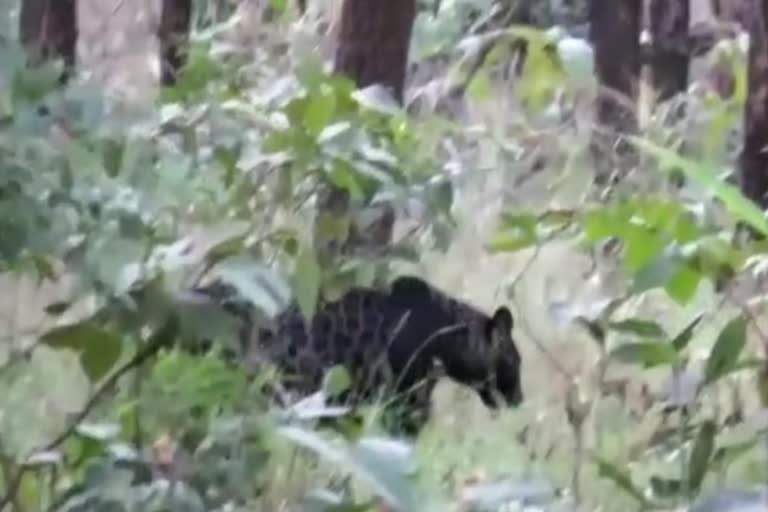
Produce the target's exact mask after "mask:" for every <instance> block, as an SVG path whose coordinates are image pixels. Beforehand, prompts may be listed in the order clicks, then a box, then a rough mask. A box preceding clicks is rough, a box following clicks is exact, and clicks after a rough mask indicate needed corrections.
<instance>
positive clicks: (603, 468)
mask: <svg viewBox="0 0 768 512" xmlns="http://www.w3.org/2000/svg"><path fill="white" fill-rule="evenodd" d="M592 461H593V462H594V463H595V464H596V465H597V469H598V475H599V476H600V477H602V478H607V479H608V480H610V481H612V482H613V483H614V484H616V485H617V486H619V488H621V489H623V490H624V491H625V492H626V493H627V494H629V495H630V496H632V497H633V498H635V499H636V500H637V501H638V502H640V503H642V504H643V505H644V506H645V507H650V505H651V504H650V503H648V500H647V499H646V498H645V496H644V495H643V493H642V492H641V491H640V489H638V488H637V486H636V485H635V484H634V482H632V477H631V476H630V475H629V473H627V472H625V471H624V470H623V469H622V468H620V467H619V466H617V465H615V464H612V463H611V462H608V461H607V460H605V459H603V458H601V457H599V456H597V455H592Z"/></svg>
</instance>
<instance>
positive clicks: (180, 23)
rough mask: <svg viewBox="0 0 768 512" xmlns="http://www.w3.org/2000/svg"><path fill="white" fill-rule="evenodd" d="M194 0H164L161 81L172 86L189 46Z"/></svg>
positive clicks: (161, 36)
mask: <svg viewBox="0 0 768 512" xmlns="http://www.w3.org/2000/svg"><path fill="white" fill-rule="evenodd" d="M191 20H192V0H163V7H162V12H161V14H160V26H159V27H158V31H157V37H158V40H159V43H160V83H161V84H162V85H163V86H172V85H174V84H175V83H176V78H177V77H178V75H179V71H180V70H181V68H182V67H183V66H184V62H185V61H186V57H187V50H188V47H189V30H190V23H191Z"/></svg>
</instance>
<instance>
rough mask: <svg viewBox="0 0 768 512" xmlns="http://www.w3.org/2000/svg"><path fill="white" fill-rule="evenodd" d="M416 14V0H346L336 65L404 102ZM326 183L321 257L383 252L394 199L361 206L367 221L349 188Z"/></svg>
mask: <svg viewBox="0 0 768 512" xmlns="http://www.w3.org/2000/svg"><path fill="white" fill-rule="evenodd" d="M415 17H416V0H387V1H382V0H344V4H343V6H342V10H341V19H340V23H339V31H338V42H337V48H336V55H335V59H334V71H335V72H336V73H339V74H343V75H346V76H347V77H348V78H350V79H352V80H353V81H354V82H355V84H356V85H357V86H358V87H359V88H363V87H367V86H370V85H374V84H378V85H381V86H383V87H386V88H387V89H389V90H390V91H391V93H392V95H393V96H394V98H395V99H396V100H397V101H398V102H399V103H401V104H402V102H403V91H404V88H405V76H406V70H407V67H408V49H409V47H410V43H411V32H412V31H413V22H414V20H415ZM326 187H327V189H325V190H324V191H323V192H322V193H321V194H320V196H319V199H318V213H317V216H316V218H315V229H314V239H315V250H316V252H317V254H318V258H319V259H320V260H321V263H323V264H326V263H327V262H329V261H330V260H332V259H333V258H334V257H335V256H337V255H339V254H349V253H358V252H360V251H363V252H365V253H370V252H379V251H381V250H382V249H384V248H385V247H386V246H387V245H389V243H390V242H391V241H392V231H393V227H394V221H395V211H394V208H393V206H392V205H391V204H389V203H384V204H382V205H379V206H378V207H377V208H369V209H368V210H367V211H364V212H357V213H362V214H363V215H362V216H368V217H372V218H369V219H368V220H366V221H363V220H361V219H360V218H358V216H357V215H355V214H353V212H351V209H352V208H351V206H352V205H351V204H350V198H349V192H348V191H347V190H346V189H342V188H337V187H333V186H331V185H326ZM328 225H335V226H348V230H347V231H346V232H345V233H342V236H341V237H340V238H341V239H339V237H338V236H336V237H334V236H329V235H328V233H327V231H328V230H327V229H324V228H323V226H328ZM336 231H338V230H336ZM337 235H338V233H337Z"/></svg>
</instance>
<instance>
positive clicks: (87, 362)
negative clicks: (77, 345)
mask: <svg viewBox="0 0 768 512" xmlns="http://www.w3.org/2000/svg"><path fill="white" fill-rule="evenodd" d="M101 336H102V338H101V339H100V340H95V339H94V340H91V344H90V345H89V347H88V348H87V349H86V350H85V351H84V352H82V353H81V354H80V364H81V365H82V367H83V370H85V373H86V375H88V378H89V379H90V380H91V382H97V381H99V379H101V378H102V377H104V376H105V375H107V374H108V373H109V371H110V370H111V369H112V368H114V366H115V364H116V363H117V361H118V360H119V359H120V355H121V354H122V353H123V344H122V341H121V340H120V338H119V337H118V336H116V335H114V334H112V333H108V332H107V331H103V332H102V333H101Z"/></svg>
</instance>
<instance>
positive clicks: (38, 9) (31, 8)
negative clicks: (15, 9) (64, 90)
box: [19, 0, 78, 82]
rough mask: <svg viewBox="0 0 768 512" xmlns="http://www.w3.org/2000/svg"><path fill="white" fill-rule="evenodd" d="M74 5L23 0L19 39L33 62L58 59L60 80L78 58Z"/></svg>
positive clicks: (61, 0)
mask: <svg viewBox="0 0 768 512" xmlns="http://www.w3.org/2000/svg"><path fill="white" fill-rule="evenodd" d="M77 34H78V30H77V4H76V3H75V0H23V1H22V3H21V12H20V15H19V39H20V40H21V43H22V45H23V46H24V47H25V48H26V49H27V51H28V52H29V54H30V56H31V59H32V61H33V62H36V63H39V62H42V61H44V60H48V59H57V58H60V59H62V60H63V61H64V66H65V69H64V72H63V74H62V77H61V80H62V82H64V81H66V80H67V79H68V78H69V77H70V75H71V74H72V73H73V72H74V69H75V64H76V61H77Z"/></svg>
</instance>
